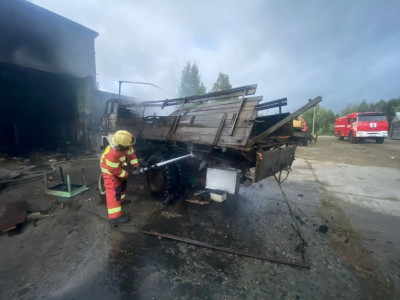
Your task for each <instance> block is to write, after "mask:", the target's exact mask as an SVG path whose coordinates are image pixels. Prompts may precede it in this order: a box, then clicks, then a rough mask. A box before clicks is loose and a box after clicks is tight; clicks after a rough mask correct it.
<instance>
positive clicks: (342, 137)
mask: <svg viewBox="0 0 400 300" xmlns="http://www.w3.org/2000/svg"><path fill="white" fill-rule="evenodd" d="M338 139H339V141H343V140H344V136H342V133H341V132H340V131H339V133H338Z"/></svg>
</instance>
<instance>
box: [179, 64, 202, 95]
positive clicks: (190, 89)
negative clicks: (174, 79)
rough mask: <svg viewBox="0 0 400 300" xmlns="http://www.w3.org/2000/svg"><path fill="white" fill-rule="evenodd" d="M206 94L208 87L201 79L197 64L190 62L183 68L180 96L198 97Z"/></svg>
mask: <svg viewBox="0 0 400 300" xmlns="http://www.w3.org/2000/svg"><path fill="white" fill-rule="evenodd" d="M205 93H206V87H205V86H204V84H203V82H202V81H201V79H200V75H199V69H198V67H197V63H196V62H193V63H191V62H190V61H188V62H187V63H186V66H185V67H184V68H183V71H182V77H181V85H180V87H179V96H180V97H187V96H197V95H203V94H205Z"/></svg>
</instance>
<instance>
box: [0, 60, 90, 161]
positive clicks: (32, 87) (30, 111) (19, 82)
mask: <svg viewBox="0 0 400 300" xmlns="http://www.w3.org/2000/svg"><path fill="white" fill-rule="evenodd" d="M82 80H83V79H79V78H76V77H73V76H69V75H62V74H56V73H50V72H44V71H40V70H36V69H30V68H25V67H21V66H16V65H10V64H5V63H0V105H1V109H0V114H1V116H0V147H1V148H0V151H1V152H5V153H7V154H9V155H24V154H29V153H30V152H33V151H43V150H45V151H46V150H48V151H57V150H60V148H62V147H66V146H67V145H74V144H75V145H76V144H77V136H78V135H77V132H76V131H77V129H76V128H77V125H78V124H77V122H78V120H79V118H78V114H77V107H76V106H77V92H78V89H79V87H80V84H81V81H82Z"/></svg>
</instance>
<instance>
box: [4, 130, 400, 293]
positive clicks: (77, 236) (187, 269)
mask: <svg viewBox="0 0 400 300" xmlns="http://www.w3.org/2000/svg"><path fill="white" fill-rule="evenodd" d="M98 155H99V153H86V154H81V155H75V156H72V157H70V160H69V161H66V162H63V163H62V164H58V165H56V166H55V167H56V168H58V167H59V166H62V168H63V170H64V174H71V178H72V181H73V182H76V183H81V179H80V176H81V175H80V172H81V169H82V168H84V171H85V175H86V181H87V184H88V186H89V187H90V190H88V191H87V192H85V193H83V194H81V195H79V196H76V197H74V198H71V199H61V198H57V197H53V196H47V195H45V194H44V182H43V179H42V177H41V176H40V173H38V174H39V176H40V177H39V178H38V179H37V180H28V181H21V182H19V183H12V184H7V185H5V184H4V183H3V184H1V183H0V185H1V187H2V188H3V189H2V190H0V215H1V214H2V213H3V212H4V208H5V204H6V203H8V202H13V201H26V202H28V209H29V210H30V211H47V212H48V213H49V215H50V216H49V217H47V218H46V219H43V220H38V221H36V222H34V221H28V222H26V223H25V224H23V226H21V228H20V232H19V233H18V234H17V233H15V232H11V233H10V234H7V233H5V234H1V235H0V253H1V254H0V299H37V298H40V299H321V298H328V299H336V298H341V299H398V298H399V297H400V283H399V282H400V254H399V253H400V251H399V248H400V235H399V234H398V233H397V232H398V228H400V227H399V226H400V193H399V190H400V188H399V181H400V172H399V169H400V141H390V140H387V141H385V143H384V144H382V145H378V144H375V143H374V142H365V143H362V144H349V142H348V141H338V140H336V139H334V138H333V137H319V139H318V142H317V143H316V144H314V143H313V144H310V145H309V146H308V147H299V148H298V149H297V152H296V161H295V162H294V164H293V167H292V169H293V170H292V172H291V173H290V175H289V177H288V179H287V180H286V181H284V182H283V183H282V185H281V186H282V190H281V189H280V188H279V185H278V184H277V182H276V181H275V179H273V178H270V179H267V180H263V181H262V182H259V183H256V184H253V185H252V186H250V187H248V188H245V187H243V186H242V187H241V188H240V191H239V194H238V195H236V196H233V195H229V197H228V199H227V200H226V201H224V202H222V203H217V202H211V203H210V204H209V205H197V204H192V203H188V202H183V201H182V202H176V203H173V204H172V205H169V206H164V205H163V204H162V203H160V202H158V201H157V200H155V199H153V198H152V197H151V195H150V193H149V191H148V189H147V187H146V185H145V178H144V175H138V176H137V177H136V178H135V179H134V180H130V182H129V186H128V191H127V197H128V198H129V199H131V200H132V203H131V204H129V205H127V206H124V207H123V211H124V212H125V213H127V214H128V215H130V217H131V218H132V221H131V222H130V223H127V224H123V225H120V226H118V227H117V228H115V227H112V226H110V225H109V224H108V222H107V214H106V207H105V206H104V205H102V204H101V197H100V196H99V194H98V189H97V179H98V175H99V167H98V160H97V157H98ZM64 158H65V157H64V156H62V155H60V156H59V157H57V156H56V157H54V156H46V155H44V154H43V155H40V154H39V155H36V156H35V157H31V158H30V159H29V160H27V159H26V158H25V159H24V158H16V159H8V160H2V161H0V170H1V172H0V182H1V181H5V180H8V179H9V178H10V177H13V176H15V174H16V173H18V172H20V173H28V172H35V171H37V170H43V169H47V170H49V169H50V167H49V165H50V164H51V163H53V164H54V161H62V160H63V159H64ZM49 160H50V161H49ZM11 171H12V172H14V173H13V174H12V175H10V173H11ZM25 176H33V175H32V174H28V175H25ZM51 176H52V177H53V179H54V180H53V181H52V182H50V184H55V182H58V181H59V179H60V178H59V177H60V176H59V174H58V173H57V172H54V173H52V174H51ZM323 229H327V232H325V233H323V232H321V231H324V230H323ZM142 230H148V231H157V232H160V233H166V234H173V235H177V236H180V237H185V238H189V239H194V240H199V241H202V242H206V243H210V244H214V245H219V246H223V247H229V248H234V249H237V250H240V251H243V252H248V253H254V254H263V255H266V256H269V257H273V258H276V259H281V260H285V261H289V262H294V263H296V262H297V263H302V264H303V263H304V264H308V265H309V266H310V268H309V269H307V268H298V267H292V266H288V265H283V264H279V263H273V262H269V261H264V260H260V259H255V258H250V257H245V256H239V255H236V254H230V253H226V252H220V251H216V250H211V249H206V248H202V247H199V246H195V245H189V244H186V243H182V242H177V241H172V240H168V239H165V238H162V239H159V238H156V237H154V236H149V235H146V234H143V233H142ZM303 250H304V251H303ZM303 258H304V259H303Z"/></svg>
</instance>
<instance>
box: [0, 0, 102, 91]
mask: <svg viewBox="0 0 400 300" xmlns="http://www.w3.org/2000/svg"><path fill="white" fill-rule="evenodd" d="M97 35H98V34H97V33H96V32H95V31H93V30H91V29H89V28H86V27H84V26H82V25H80V24H77V23H75V22H73V21H71V20H69V19H66V18H64V17H62V16H59V15H57V14H55V13H53V12H50V11H48V10H46V9H43V8H41V7H39V6H37V5H34V4H32V3H30V2H27V1H24V0H1V1H0V45H1V47H0V62H4V63H9V64H16V65H20V66H24V67H29V68H34V69H38V70H43V71H47V72H52V73H62V74H68V75H72V76H75V77H80V78H82V77H88V76H91V77H92V78H93V83H94V84H95V82H96V62H95V44H94V39H95V38H96V37H97Z"/></svg>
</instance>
